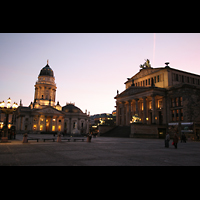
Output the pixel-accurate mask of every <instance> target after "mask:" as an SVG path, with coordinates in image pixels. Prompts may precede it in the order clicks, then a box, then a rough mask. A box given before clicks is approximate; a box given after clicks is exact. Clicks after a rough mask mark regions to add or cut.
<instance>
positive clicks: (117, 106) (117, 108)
mask: <svg viewBox="0 0 200 200" xmlns="http://www.w3.org/2000/svg"><path fill="white" fill-rule="evenodd" d="M116 125H117V126H119V103H118V102H116Z"/></svg>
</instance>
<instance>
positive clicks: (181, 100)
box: [180, 97, 183, 106]
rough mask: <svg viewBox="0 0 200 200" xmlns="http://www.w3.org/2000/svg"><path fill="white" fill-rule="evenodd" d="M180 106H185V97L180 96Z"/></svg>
mask: <svg viewBox="0 0 200 200" xmlns="http://www.w3.org/2000/svg"><path fill="white" fill-rule="evenodd" d="M180 106H183V98H182V97H180Z"/></svg>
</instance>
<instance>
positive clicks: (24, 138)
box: [22, 133, 28, 143]
mask: <svg viewBox="0 0 200 200" xmlns="http://www.w3.org/2000/svg"><path fill="white" fill-rule="evenodd" d="M22 143H28V140H27V133H25V134H24V135H23V140H22Z"/></svg>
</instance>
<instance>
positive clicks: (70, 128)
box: [68, 118, 72, 134]
mask: <svg viewBox="0 0 200 200" xmlns="http://www.w3.org/2000/svg"><path fill="white" fill-rule="evenodd" d="M68 130H69V133H70V134H71V133H72V132H71V118H69V129H68Z"/></svg>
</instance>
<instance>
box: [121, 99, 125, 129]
mask: <svg viewBox="0 0 200 200" xmlns="http://www.w3.org/2000/svg"><path fill="white" fill-rule="evenodd" d="M124 110H125V102H122V124H121V125H122V126H123V125H124V124H125V116H124Z"/></svg>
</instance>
